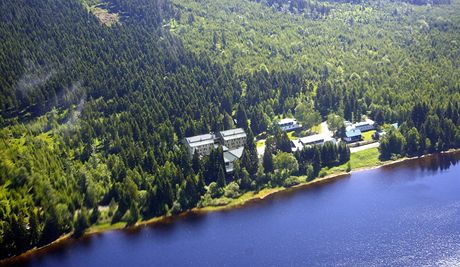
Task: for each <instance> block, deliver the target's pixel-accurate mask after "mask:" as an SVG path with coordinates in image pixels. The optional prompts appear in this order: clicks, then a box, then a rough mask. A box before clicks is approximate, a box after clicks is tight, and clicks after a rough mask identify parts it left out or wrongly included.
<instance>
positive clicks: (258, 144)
mask: <svg viewBox="0 0 460 267" xmlns="http://www.w3.org/2000/svg"><path fill="white" fill-rule="evenodd" d="M264 145H265V140H259V141H257V142H256V147H257V148H259V147H263V146H264Z"/></svg>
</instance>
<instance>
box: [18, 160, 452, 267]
mask: <svg viewBox="0 0 460 267" xmlns="http://www.w3.org/2000/svg"><path fill="white" fill-rule="evenodd" d="M459 159H460V155H459V154H457V155H454V156H452V155H451V156H435V157H432V158H428V159H419V160H414V161H410V162H405V163H402V164H399V165H397V166H392V167H385V168H380V169H376V170H371V171H363V172H358V173H355V174H353V175H351V176H349V177H346V178H342V179H339V180H336V181H334V182H330V183H327V184H323V185H319V186H315V187H312V188H308V189H302V190H298V191H295V192H291V193H289V194H282V195H279V196H276V197H273V198H270V199H266V200H264V201H260V202H258V203H255V204H251V205H249V206H247V207H244V208H241V209H238V210H232V211H225V212H213V213H208V214H205V215H192V216H188V217H185V218H180V219H178V220H175V221H174V222H171V223H168V224H164V225H160V226H158V225H157V226H149V227H144V228H142V229H140V230H138V231H136V232H125V231H115V232H109V233H105V234H102V235H99V236H93V237H91V238H89V239H86V240H80V241H77V242H73V244H68V245H64V246H62V247H59V248H58V249H55V250H53V251H50V252H47V253H46V254H44V255H39V256H34V257H32V258H30V259H27V260H26V262H23V263H22V264H23V265H25V266H248V265H249V266H331V265H336V266H388V265H392V266H395V265H396V266H421V265H430V266H432V265H446V266H452V265H454V266H458V265H460V164H457V162H458V160H459Z"/></svg>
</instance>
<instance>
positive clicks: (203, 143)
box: [184, 134, 216, 156]
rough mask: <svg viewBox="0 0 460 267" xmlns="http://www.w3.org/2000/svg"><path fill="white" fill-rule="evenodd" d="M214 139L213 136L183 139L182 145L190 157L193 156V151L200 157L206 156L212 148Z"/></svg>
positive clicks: (204, 135) (206, 135)
mask: <svg viewBox="0 0 460 267" xmlns="http://www.w3.org/2000/svg"><path fill="white" fill-rule="evenodd" d="M215 139H216V138H215V136H214V135H213V134H202V135H196V136H192V137H186V138H184V144H185V146H186V147H187V150H188V153H189V154H190V156H193V154H194V153H195V151H196V152H198V155H200V156H207V155H209V154H210V153H211V150H212V149H213V147H214V143H215Z"/></svg>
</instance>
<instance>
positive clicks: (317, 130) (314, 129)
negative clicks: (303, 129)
mask: <svg viewBox="0 0 460 267" xmlns="http://www.w3.org/2000/svg"><path fill="white" fill-rule="evenodd" d="M310 131H311V132H312V133H319V132H320V131H321V125H319V124H318V125H315V126H313V127H311V128H310Z"/></svg>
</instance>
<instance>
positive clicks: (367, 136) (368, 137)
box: [363, 130, 375, 141]
mask: <svg viewBox="0 0 460 267" xmlns="http://www.w3.org/2000/svg"><path fill="white" fill-rule="evenodd" d="M374 133H375V130H372V131H367V132H364V133H363V140H364V141H371V140H373V139H372V135H373V134H374Z"/></svg>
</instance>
